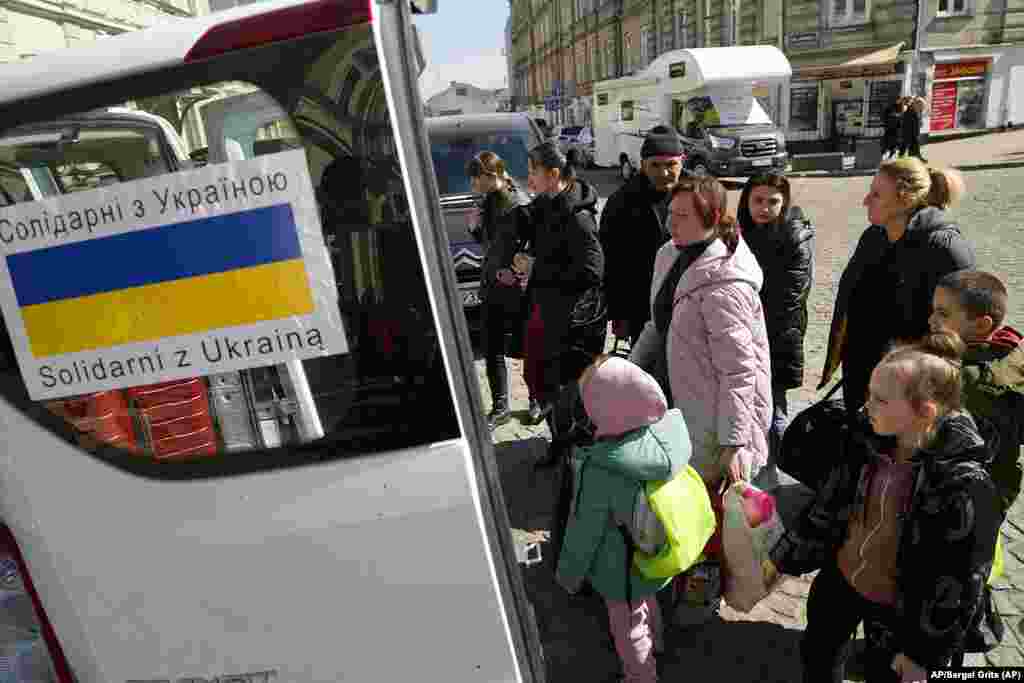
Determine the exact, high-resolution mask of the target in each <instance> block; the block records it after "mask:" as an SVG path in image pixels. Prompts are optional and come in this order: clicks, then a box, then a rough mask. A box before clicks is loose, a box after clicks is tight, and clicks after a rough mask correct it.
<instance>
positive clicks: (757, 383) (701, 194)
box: [652, 178, 772, 484]
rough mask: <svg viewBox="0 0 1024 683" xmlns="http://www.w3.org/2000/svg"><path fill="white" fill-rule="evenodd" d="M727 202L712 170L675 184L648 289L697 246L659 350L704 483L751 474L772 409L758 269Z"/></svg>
mask: <svg viewBox="0 0 1024 683" xmlns="http://www.w3.org/2000/svg"><path fill="white" fill-rule="evenodd" d="M727 208H728V206H727V195H726V192H725V188H724V187H722V185H721V184H720V183H719V182H718V181H716V180H714V179H713V178H707V179H701V180H700V181H697V182H696V183H686V182H682V183H680V184H679V185H678V186H677V187H676V189H675V191H674V192H673V197H672V201H671V204H670V205H669V211H670V212H671V220H670V225H671V230H672V239H671V240H670V241H669V242H667V243H666V244H665V246H663V247H662V248H661V251H660V252H659V253H658V256H657V260H656V261H655V270H654V280H653V286H652V292H655V293H656V292H657V291H658V289H659V287H658V286H657V284H658V282H659V279H663V278H664V277H665V275H667V274H668V273H669V272H670V271H671V270H672V266H673V263H674V261H675V260H676V254H673V252H677V253H679V254H680V255H682V254H684V253H685V252H686V251H687V250H694V249H700V251H701V253H700V254H699V255H698V256H696V258H695V260H694V261H693V262H692V263H691V264H689V266H688V267H686V269H685V270H683V272H682V275H681V277H679V278H678V282H679V284H678V285H676V288H675V293H674V295H673V297H672V299H673V304H672V318H671V323H670V324H669V329H668V334H667V339H666V349H665V351H666V356H667V361H668V376H669V383H670V386H671V387H672V397H673V400H674V401H675V407H677V408H679V409H680V410H681V411H682V413H683V416H684V417H685V418H686V425H687V427H688V428H689V430H690V438H691V440H692V443H693V456H692V457H691V459H690V463H691V464H692V465H693V466H694V467H695V468H696V469H697V471H698V472H700V474H701V476H702V477H703V478H704V480H705V481H706V482H708V483H709V484H714V483H717V482H719V481H720V480H721V478H722V477H723V476H724V475H726V474H728V473H730V472H731V473H732V477H731V478H732V479H734V480H735V479H738V478H742V479H744V480H746V481H750V480H751V479H753V477H754V476H755V475H756V474H757V472H758V470H760V469H761V467H763V466H764V464H765V462H766V461H767V458H768V429H769V427H770V425H771V418H772V392H771V364H770V360H769V358H770V356H769V349H768V335H767V331H766V328H765V322H764V312H763V310H762V308H761V298H760V296H759V294H758V293H759V291H760V289H761V284H762V282H763V277H762V274H761V268H760V266H758V264H757V259H756V258H755V257H754V254H753V253H752V252H751V251H750V249H749V248H748V247H747V245H746V243H745V242H744V241H743V239H742V238H741V237H740V236H739V233H738V227H737V222H736V219H735V218H734V217H733V216H731V215H729V214H728V213H727ZM700 245H703V247H701V246H700ZM655 298H656V295H655Z"/></svg>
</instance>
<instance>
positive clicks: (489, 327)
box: [466, 151, 529, 430]
mask: <svg viewBox="0 0 1024 683" xmlns="http://www.w3.org/2000/svg"><path fill="white" fill-rule="evenodd" d="M466 175H467V176H469V178H470V182H471V187H472V190H473V192H475V193H477V194H479V195H482V196H483V201H482V204H481V206H480V207H479V208H478V211H477V213H476V214H475V220H474V221H473V223H474V225H473V226H471V229H470V232H471V234H472V235H473V238H474V239H476V240H477V241H478V242H480V243H481V244H482V245H483V246H484V249H485V255H484V262H483V264H482V265H481V268H480V299H481V306H480V318H481V319H480V327H481V332H482V334H481V346H482V347H483V352H484V358H485V365H486V369H487V382H488V384H489V385H490V389H491V410H490V412H489V413H488V414H487V426H488V427H489V428H490V429H491V430H494V429H495V428H496V427H498V426H499V425H501V424H504V423H506V422H508V421H509V420H510V419H511V418H512V411H511V409H510V408H509V389H508V365H507V363H506V361H505V334H506V332H507V331H508V330H509V329H511V328H512V326H514V325H520V326H521V325H522V323H523V313H524V311H523V305H524V296H523V287H522V284H523V282H522V280H523V275H522V274H520V273H518V272H516V270H515V269H514V268H513V265H512V259H513V257H514V256H515V255H516V253H517V252H519V251H520V247H521V246H522V245H521V244H520V237H519V233H520V226H521V223H522V221H524V220H526V218H527V217H526V214H525V210H524V207H525V206H526V205H527V204H528V203H529V198H528V197H527V196H526V194H525V193H524V192H522V191H520V190H519V188H517V187H516V185H515V183H514V182H513V180H512V178H511V177H509V175H508V173H507V172H506V170H505V162H504V161H503V160H502V159H501V157H499V156H498V155H497V154H495V153H494V152H488V151H484V152H481V153H480V154H478V155H476V156H475V157H474V158H473V159H471V160H470V161H469V163H468V164H466Z"/></svg>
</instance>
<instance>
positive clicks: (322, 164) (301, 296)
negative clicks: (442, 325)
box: [0, 26, 525, 476]
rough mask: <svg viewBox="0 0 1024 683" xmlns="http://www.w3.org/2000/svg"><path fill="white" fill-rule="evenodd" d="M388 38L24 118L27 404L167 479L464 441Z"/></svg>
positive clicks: (9, 367)
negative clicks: (390, 95) (389, 69)
mask: <svg viewBox="0 0 1024 683" xmlns="http://www.w3.org/2000/svg"><path fill="white" fill-rule="evenodd" d="M370 30H371V29H370V28H369V27H368V26H361V27H353V28H349V29H345V30H344V31H340V32H338V33H337V34H334V35H333V36H330V37H328V36H324V35H319V36H315V37H313V38H305V39H301V40H298V41H293V42H292V44H288V43H285V44H275V45H273V46H269V47H266V48H259V49H255V50H252V51H250V52H248V53H246V61H245V64H246V73H247V74H249V75H250V76H251V78H252V80H251V81H247V82H239V81H236V80H231V79H230V77H229V78H227V79H224V78H223V76H230V75H233V74H235V73H238V72H239V70H238V65H237V64H234V63H232V62H231V59H230V58H218V59H213V60H210V61H209V62H207V63H206V65H205V68H204V71H203V73H202V76H201V78H202V80H196V76H195V74H196V73H197V72H196V71H194V70H192V71H189V72H187V73H186V72H184V71H183V73H182V74H180V75H173V74H172V75H164V76H162V77H161V78H162V79H163V81H165V82H163V83H162V85H163V86H164V88H165V89H164V90H162V91H160V92H150V91H147V92H124V93H121V95H122V99H120V100H119V101H113V102H106V103H104V105H105V106H103V107H90V109H89V111H87V112H81V113H76V112H74V111H57V112H53V114H54V116H55V117H58V118H55V119H53V120H51V121H39V122H35V123H32V124H30V125H20V126H17V127H13V128H10V127H9V128H3V127H2V125H0V185H2V187H3V192H2V193H0V196H2V198H3V201H2V202H0V248H2V249H3V250H4V253H5V258H4V259H3V266H2V269H3V270H4V271H5V272H4V273H3V277H2V278H0V283H3V284H2V285H0V304H2V307H3V316H4V323H5V326H4V333H5V334H4V338H3V341H4V343H3V344H2V345H0V351H2V353H0V356H3V357H2V358H0V373H5V374H8V375H13V376H17V375H18V374H19V373H20V377H21V378H23V386H24V389H25V390H26V392H27V394H28V396H29V397H30V399H32V400H31V402H30V403H24V401H23V399H22V398H21V397H22V396H23V394H22V393H21V392H14V393H11V392H10V388H9V387H10V384H11V383H10V382H0V386H4V387H8V388H7V389H4V391H7V394H6V398H8V399H9V400H11V401H13V402H15V403H16V404H18V405H23V406H24V409H25V410H26V412H27V413H28V414H30V415H35V416H36V418H37V419H38V420H40V421H41V422H42V423H44V424H48V425H51V426H53V428H54V429H56V430H58V431H59V432H60V433H61V434H62V435H64V436H65V437H66V438H67V439H68V440H69V441H71V442H72V443H75V444H77V445H78V446H80V447H81V448H82V449H84V450H85V451H87V452H90V453H93V454H95V455H96V456H97V457H104V458H107V459H109V460H110V461H111V462H114V463H118V464H122V465H125V466H128V467H133V466H138V467H141V468H142V469H141V470H140V471H143V470H144V471H145V472H151V473H153V474H154V476H161V475H164V474H167V473H168V472H171V471H173V470H174V469H175V468H174V467H173V466H176V465H177V466H180V465H182V464H184V463H189V464H190V467H189V468H186V469H181V468H180V467H178V468H177V471H178V472H189V473H201V472H204V471H208V472H210V473H215V472H216V473H223V472H235V471H239V472H240V471H245V470H247V469H250V468H251V467H256V466H264V465H266V466H282V465H292V464H300V463H302V462H308V461H309V460H310V459H311V458H312V459H323V458H325V457H341V456H344V455H347V454H365V453H373V452H380V451H387V450H394V449H398V448H406V447H410V446H415V445H418V444H425V443H431V442H437V441H441V440H444V439H449V438H455V437H457V436H458V434H459V430H458V424H457V421H456V418H455V411H454V405H453V402H452V397H451V392H450V390H449V385H448V381H447V376H446V373H445V370H444V364H443V361H442V357H441V351H440V343H439V339H440V335H439V332H438V329H437V325H436V321H435V320H434V318H433V315H432V312H431V308H430V305H429V301H428V295H427V287H426V279H425V278H424V274H423V268H422V265H421V260H420V256H419V253H418V250H417V246H416V241H415V237H414V235H413V229H412V222H411V218H410V215H409V209H408V205H407V202H406V200H405V195H404V183H403V181H402V169H401V167H400V165H399V160H398V158H397V155H396V153H395V147H394V141H393V138H392V135H391V129H390V120H389V117H388V112H387V105H386V102H387V99H386V97H385V96H384V90H383V85H382V82H381V80H380V77H379V71H376V70H374V69H369V68H367V66H366V65H371V64H375V63H376V61H377V60H376V56H375V48H374V43H373V40H372V36H371V33H370ZM297 44H304V45H303V46H302V47H301V49H295V48H296V45H297ZM282 51H285V52H288V54H289V55H291V56H292V58H291V59H284V58H283V56H282ZM295 55H300V57H295ZM218 74H221V78H220V79H218ZM296 84H299V87H297V86H296ZM336 84H344V87H342V88H337V87H336ZM68 101H73V98H71V99H69V100H68ZM0 124H2V122H0ZM505 138H508V139H509V142H508V145H509V147H508V150H507V151H506V152H504V153H503V155H507V157H506V158H509V159H513V160H515V163H516V164H517V166H516V168H517V169H519V168H525V142H524V141H521V140H516V141H512V140H511V139H512V136H511V135H504V134H503V135H500V136H499V135H496V136H491V137H489V138H486V139H484V140H483V141H482V142H484V143H485V144H490V143H494V142H496V141H497V140H499V139H505ZM448 144H449V147H450V148H451V149H453V150H454V149H461V148H462V147H463V146H464V143H463V142H462V141H458V140H452V141H450V142H449V143H448ZM517 145H518V147H517ZM519 147H521V148H522V149H521V150H519ZM200 154H201V155H202V156H203V157H204V158H205V159H206V164H205V165H203V166H202V167H197V164H194V163H193V161H192V159H191V158H190V157H191V156H198V155H200ZM461 165H462V166H464V162H462V164H461ZM46 179H50V180H49V181H47V180H46ZM261 453H262V454H265V456H266V457H262V458H257V457H256V456H258V455H260V454H261ZM240 454H250V455H251V457H250V459H248V460H247V459H246V458H238V457H237V456H238V455H240ZM256 463H260V464H259V465H257V464H256ZM267 463H270V464H269V465H267ZM205 465H209V467H206V468H205V469H204V466H205ZM154 467H155V469H153V468H154ZM168 467H170V469H167V468H168ZM169 476H180V475H169ZM189 476H191V474H190V475H189Z"/></svg>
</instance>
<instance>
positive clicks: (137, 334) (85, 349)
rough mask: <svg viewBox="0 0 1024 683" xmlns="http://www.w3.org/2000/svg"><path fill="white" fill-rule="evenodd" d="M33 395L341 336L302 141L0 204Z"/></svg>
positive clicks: (300, 353)
mask: <svg viewBox="0 0 1024 683" xmlns="http://www.w3.org/2000/svg"><path fill="white" fill-rule="evenodd" d="M0 248H2V249H3V252H4V258H3V266H2V268H0V306H2V310H3V315H4V318H5V320H6V322H7V328H8V330H9V332H10V335H11V340H12V343H13V345H14V349H15V352H16V354H17V358H18V363H19V365H20V367H21V372H22V375H23V377H24V380H25V385H26V387H27V389H28V393H29V395H30V396H31V397H32V398H33V399H35V400H42V399H52V398H59V397H63V396H70V395H77V394H83V393H87V392H95V391H104V390H108V389H120V388H126V387H131V386H137V385H140V384H150V383H154V382H162V381H168V380H174V379H181V378H187V377H195V376H197V375H206V374H210V373H215V372H227V371H231V370H240V369H244V368H250V367H256V366H262V365H271V364H276V363H282V362H286V361H291V360H296V359H301V358H311V357H315V356H323V355H330V354H335V353H343V352H346V351H347V350H348V344H347V340H346V337H345V330H344V327H343V325H342V321H341V318H340V313H339V311H338V307H337V290H336V287H335V284H334V283H335V279H334V272H333V268H332V266H331V262H330V259H329V257H328V252H327V249H326V247H325V245H324V241H323V233H322V232H321V228H320V217H319V210H318V207H317V204H316V201H315V199H314V195H313V187H312V183H311V182H310V178H309V172H308V170H307V166H306V156H305V151H303V150H292V151H288V152H282V153H279V154H273V155H266V156H260V157H257V158H255V159H251V160H246V161H240V162H231V163H228V164H215V165H212V166H207V167H204V168H202V169H198V170H190V171H185V172H182V173H174V174H168V175H163V176H158V177H155V178H148V179H144V180H137V181H134V182H127V183H123V184H120V185H112V186H109V187H105V188H100V189H96V190H90V191H86V192H80V193H76V194H71V195H63V196H59V197H51V198H48V199H45V200H42V201H37V202H30V203H23V204H15V205H13V206H9V207H5V208H3V209H0Z"/></svg>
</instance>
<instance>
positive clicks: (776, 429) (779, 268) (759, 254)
mask: <svg viewBox="0 0 1024 683" xmlns="http://www.w3.org/2000/svg"><path fill="white" fill-rule="evenodd" d="M738 214H739V215H738V218H739V222H740V228H741V229H742V234H743V239H744V240H745V241H746V243H747V246H749V247H750V250H751V251H752V252H753V253H754V257H755V258H757V263H758V265H760V266H761V270H762V271H763V273H764V284H763V285H762V287H761V292H760V294H761V304H762V306H763V308H764V318H765V324H766V326H767V329H768V345H769V348H770V351H771V366H772V400H773V402H774V409H773V414H772V425H771V430H770V431H769V433H768V437H769V448H770V450H769V459H768V466H769V468H771V469H774V466H775V460H776V457H777V452H778V448H779V445H780V444H781V442H782V432H783V431H784V430H785V428H786V421H787V418H788V412H789V406H788V402H787V400H786V391H787V390H788V389H796V388H798V387H800V386H801V385H802V384H803V383H804V336H805V335H806V333H807V297H808V296H809V295H810V292H811V283H812V282H813V281H814V226H813V225H812V224H811V222H810V220H808V219H807V217H805V216H804V212H803V211H802V210H801V209H800V207H798V206H793V205H792V203H791V196H790V187H789V180H787V179H786V177H785V176H784V175H781V174H779V173H762V174H760V175H756V176H753V177H752V178H750V180H748V181H747V184H746V185H745V186H744V187H743V192H742V193H741V194H740V203H739V211H738Z"/></svg>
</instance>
